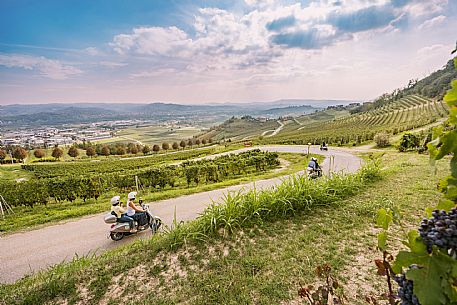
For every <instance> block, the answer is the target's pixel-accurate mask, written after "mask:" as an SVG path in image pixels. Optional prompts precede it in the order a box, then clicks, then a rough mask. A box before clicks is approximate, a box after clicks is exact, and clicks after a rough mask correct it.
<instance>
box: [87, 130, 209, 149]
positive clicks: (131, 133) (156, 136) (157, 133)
mask: <svg viewBox="0 0 457 305" xmlns="http://www.w3.org/2000/svg"><path fill="white" fill-rule="evenodd" d="M202 131H203V130H202V128H200V127H181V126H162V125H152V126H139V127H136V128H135V127H132V128H126V129H121V130H119V131H117V132H116V136H115V138H113V139H106V140H100V142H99V141H96V142H95V143H117V142H122V143H129V142H138V143H140V144H142V145H144V144H148V145H154V144H158V145H160V144H161V143H163V142H168V143H173V142H178V143H179V142H180V141H181V140H188V139H191V138H193V137H194V136H197V135H199V134H201V133H202Z"/></svg>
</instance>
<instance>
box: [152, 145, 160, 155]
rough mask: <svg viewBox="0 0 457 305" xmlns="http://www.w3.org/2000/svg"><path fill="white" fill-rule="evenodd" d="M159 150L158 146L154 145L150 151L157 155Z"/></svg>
mask: <svg viewBox="0 0 457 305" xmlns="http://www.w3.org/2000/svg"><path fill="white" fill-rule="evenodd" d="M159 150H160V146H159V145H157V144H154V146H152V151H153V152H155V153H158V152H159Z"/></svg>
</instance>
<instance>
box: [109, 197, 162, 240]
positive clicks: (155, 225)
mask: <svg viewBox="0 0 457 305" xmlns="http://www.w3.org/2000/svg"><path fill="white" fill-rule="evenodd" d="M140 204H141V202H140ZM141 207H142V208H143V210H145V211H146V217H145V218H146V219H147V222H146V223H142V224H138V223H137V222H136V221H135V226H136V227H137V228H138V231H137V232H135V233H132V232H130V226H129V224H128V223H127V222H118V221H117V217H116V216H114V215H113V214H111V213H110V214H107V215H106V216H105V223H107V224H111V230H110V234H109V236H110V237H111V239H112V240H114V241H119V240H121V239H123V238H124V236H128V235H131V234H136V233H138V232H141V231H144V230H146V229H147V228H151V230H152V233H153V234H154V233H157V232H158V230H159V228H160V227H161V226H162V219H160V217H158V216H154V215H153V214H152V213H151V210H150V209H149V204H141Z"/></svg>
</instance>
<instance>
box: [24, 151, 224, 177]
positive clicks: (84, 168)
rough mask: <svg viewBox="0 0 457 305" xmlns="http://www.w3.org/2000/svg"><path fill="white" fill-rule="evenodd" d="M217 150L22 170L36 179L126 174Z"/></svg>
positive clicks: (35, 166)
mask: <svg viewBox="0 0 457 305" xmlns="http://www.w3.org/2000/svg"><path fill="white" fill-rule="evenodd" d="M216 152H217V148H215V147H208V148H205V149H198V150H189V151H182V152H177V153H171V154H160V155H151V156H145V157H141V158H130V159H119V160H112V159H106V160H96V161H95V160H94V161H84V162H77V163H70V162H67V163H58V164H53V163H44V164H36V163H35V164H24V165H22V166H21V168H22V169H23V170H26V171H30V172H33V173H34V174H35V176H37V177H38V178H55V177H62V176H73V175H81V173H84V174H85V175H93V174H102V173H103V174H105V173H114V172H117V173H127V172H130V171H138V170H140V169H141V170H143V169H145V168H148V167H153V166H157V165H160V164H163V163H167V162H171V161H177V160H187V159H192V158H197V157H201V156H206V155H210V154H214V153H216Z"/></svg>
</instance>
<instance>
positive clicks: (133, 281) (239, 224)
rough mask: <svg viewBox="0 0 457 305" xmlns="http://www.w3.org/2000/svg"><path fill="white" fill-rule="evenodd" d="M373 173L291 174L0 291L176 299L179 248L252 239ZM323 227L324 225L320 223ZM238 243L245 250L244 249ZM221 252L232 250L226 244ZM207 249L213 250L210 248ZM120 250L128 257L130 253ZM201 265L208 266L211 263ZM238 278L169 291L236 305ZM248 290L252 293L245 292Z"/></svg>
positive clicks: (332, 201)
mask: <svg viewBox="0 0 457 305" xmlns="http://www.w3.org/2000/svg"><path fill="white" fill-rule="evenodd" d="M378 174H379V171H378V168H377V167H374V166H367V167H365V168H364V169H363V170H361V171H360V172H359V173H358V174H354V175H349V176H341V175H335V176H334V177H332V178H330V179H326V178H323V179H320V180H317V181H314V180H308V179H306V178H305V177H303V176H295V177H293V178H291V179H290V180H288V181H286V182H284V183H283V184H282V185H280V186H278V187H277V188H276V189H275V190H270V191H260V192H257V191H255V190H253V191H250V192H248V193H246V194H244V195H240V194H237V195H234V196H227V198H226V199H225V202H224V203H223V204H221V205H213V206H211V207H210V208H208V209H207V210H206V211H205V213H204V214H203V215H202V216H201V217H200V218H199V219H197V220H195V221H192V222H190V223H186V224H179V225H178V224H176V225H175V226H174V228H173V229H172V230H171V231H168V230H167V231H166V232H165V233H164V234H162V235H156V236H155V237H154V238H152V239H151V240H148V241H136V242H134V243H132V244H129V245H128V246H124V247H121V248H118V249H116V250H114V251H109V252H106V253H104V254H103V255H101V256H99V257H95V258H80V259H76V260H75V261H73V262H71V263H68V264H61V265H58V266H56V267H54V268H52V269H50V270H48V271H46V272H41V273H38V274H36V275H35V276H32V277H28V278H25V279H23V280H20V281H18V282H17V283H15V284H13V285H3V286H1V287H0V294H1V295H3V296H4V302H5V303H8V304H15V303H19V304H36V303H43V302H54V303H56V302H68V303H70V304H71V303H75V302H77V301H82V302H83V303H92V304H98V303H101V304H108V303H113V302H115V303H119V302H121V301H122V300H123V299H122V298H123V297H125V298H126V299H125V301H126V302H128V301H137V302H139V303H144V302H145V300H142V299H136V297H134V296H133V295H134V294H136V296H141V295H143V294H144V295H149V294H151V299H150V300H147V301H146V303H155V304H172V303H174V302H175V301H174V300H173V299H172V298H170V299H169V298H168V297H167V293H165V292H166V286H167V285H168V283H167V282H168V281H175V282H173V283H175V284H179V282H176V281H178V280H179V279H182V280H184V279H186V278H187V274H188V271H185V270H184V269H176V268H181V267H180V266H181V265H180V264H181V263H180V262H181V261H185V260H186V259H188V258H187V257H186V256H185V255H184V256H183V255H179V252H180V251H181V252H182V251H186V248H187V249H189V248H191V247H192V249H199V251H201V250H202V249H206V247H207V245H208V244H210V245H213V244H215V243H217V242H225V241H226V240H228V241H229V240H230V238H235V237H236V236H237V232H238V234H239V233H240V232H244V231H245V230H249V228H250V229H252V228H254V229H253V230H254V231H253V232H254V233H253V234H251V236H252V238H254V237H255V236H257V234H256V233H255V230H256V228H259V227H269V226H272V225H278V222H277V221H278V220H282V221H290V220H288V219H290V218H291V217H292V219H294V218H296V217H298V216H300V215H303V216H308V217H311V216H313V215H314V213H319V214H320V213H321V212H320V211H322V209H327V210H330V209H329V208H328V207H329V206H335V205H336V203H338V202H341V200H342V199H344V198H348V197H350V196H352V195H355V194H357V193H358V192H360V191H362V190H363V189H364V188H366V187H367V186H368V185H369V184H370V183H372V182H373V181H375V180H377V179H378ZM294 215H295V216H294ZM281 224H282V223H279V225H281ZM323 227H324V228H325V225H323ZM231 233H235V234H231ZM224 237H225V238H224ZM249 240H250V239H249ZM192 249H191V250H190V252H189V253H193V254H195V255H196V256H195V257H194V258H195V259H200V260H201V261H202V264H205V262H208V261H207V259H206V258H205V257H203V256H202V253H201V252H199V251H196V252H194V251H192ZM234 250H235V251H237V250H238V249H234ZM239 250H241V251H243V248H240V249H239ZM175 251H178V252H175ZM227 251H228V252H227V253H230V248H229V249H227ZM210 252H211V251H210ZM212 253H213V254H214V248H213V251H212ZM224 253H226V251H225V250H224V251H222V254H224ZM140 254H141V255H140ZM233 255H236V254H235V253H234V254H233ZM126 257H129V260H127V259H126ZM208 257H211V255H210V256H208ZM130 258H131V259H130ZM169 258H170V259H169ZM236 260H243V258H240V257H239V256H238V258H237V259H235V260H234V261H236ZM178 264H179V265H178ZM262 264H263V263H262V262H261V261H260V260H259V259H258V260H252V261H247V262H246V266H252V268H253V269H252V270H254V271H252V270H251V271H250V272H249V274H251V276H255V275H256V272H257V271H255V270H260V269H259V268H261V266H262ZM287 264H289V262H288V263H287ZM132 266H134V267H133V268H132ZM188 266H189V268H190V269H189V270H193V271H195V272H199V271H201V270H199V269H198V268H197V267H194V266H193V265H191V264H189V265H188ZM207 266H208V268H210V270H213V268H212V266H211V265H207ZM264 266H266V265H264ZM214 267H216V266H214ZM226 271H227V272H229V273H228V274H234V273H237V272H238V271H236V270H233V269H227V270H225V271H224V270H219V271H216V274H220V273H223V272H226ZM164 272H165V273H166V274H164ZM183 272H184V273H183ZM227 279H228V280H229V278H227ZM236 281H237V280H236V279H234V278H232V279H231V280H230V282H225V283H224V281H222V282H220V284H222V285H218V286H217V287H213V288H214V289H215V291H213V293H214V294H213V295H211V294H209V293H208V294H207V297H205V294H206V293H207V291H205V290H202V291H200V288H202V286H198V287H200V288H198V287H196V288H197V289H196V290H197V291H199V292H198V294H196V295H193V296H192V298H191V299H189V295H187V296H186V295H182V294H180V292H181V291H182V290H181V289H184V288H186V287H185V286H174V288H173V291H174V292H179V294H177V295H175V296H174V297H173V298H175V299H176V298H180V299H181V300H184V301H191V300H194V301H195V300H196V299H195V298H196V297H201V298H203V299H204V300H206V301H204V302H203V303H205V304H211V303H217V304H221V303H234V304H235V303H236V304H239V302H238V300H244V299H246V295H243V294H242V295H235V294H236V293H238V291H237V290H230V289H228V288H230V287H234V285H238V284H236V283H235V282H236ZM170 283H171V282H170ZM277 284H278V282H275V283H272V284H271V285H270V286H269V287H267V288H266V289H265V290H263V291H264V293H266V294H270V293H271V294H272V295H274V296H275V298H276V299H280V298H283V297H284V296H285V294H284V293H283V292H281V290H282V289H283V288H284V286H282V285H277ZM149 288H151V289H149ZM154 288H157V289H154ZM278 289H279V290H278ZM136 292H138V293H136ZM247 294H248V295H250V293H249V292H247ZM240 297H241V298H242V299H240ZM213 298H214V299H213ZM110 299H111V300H110ZM230 299H232V301H230ZM224 300H227V302H225V301H224ZM271 300H274V298H271ZM169 301H171V303H169ZM242 303H243V302H242ZM276 304H277V303H276Z"/></svg>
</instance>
